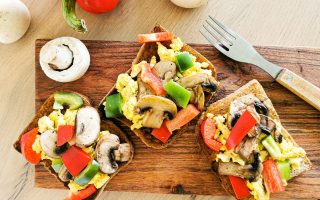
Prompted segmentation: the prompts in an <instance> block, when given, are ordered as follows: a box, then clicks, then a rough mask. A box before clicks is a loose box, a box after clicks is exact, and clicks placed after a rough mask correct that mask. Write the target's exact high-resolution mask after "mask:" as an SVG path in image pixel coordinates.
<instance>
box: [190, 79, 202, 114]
mask: <svg viewBox="0 0 320 200" xmlns="http://www.w3.org/2000/svg"><path fill="white" fill-rule="evenodd" d="M192 90H193V93H192V94H193V98H192V99H190V102H191V103H193V104H195V105H197V107H198V109H199V110H203V109H204V102H205V96H204V92H203V89H202V87H201V85H197V86H196V87H194V88H193V89H192Z"/></svg>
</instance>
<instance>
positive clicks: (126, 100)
mask: <svg viewBox="0 0 320 200" xmlns="http://www.w3.org/2000/svg"><path fill="white" fill-rule="evenodd" d="M116 89H117V90H118V92H119V93H120V94H121V96H122V98H123V105H122V112H123V115H124V116H125V117H126V118H127V119H129V120H130V121H131V122H132V123H133V124H132V126H131V129H132V130H133V129H139V128H141V127H142V119H143V115H139V114H138V113H137V110H136V107H135V105H136V104H137V101H138V100H137V94H138V83H137V82H136V81H135V80H133V79H132V78H131V77H130V76H129V75H128V74H120V75H119V76H118V80H117V83H116Z"/></svg>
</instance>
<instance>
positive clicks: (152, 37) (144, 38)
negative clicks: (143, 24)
mask: <svg viewBox="0 0 320 200" xmlns="http://www.w3.org/2000/svg"><path fill="white" fill-rule="evenodd" d="M173 38H174V35H173V33H171V32H161V33H149V34H139V35H138V41H139V43H142V44H143V43H146V42H162V41H169V40H173Z"/></svg>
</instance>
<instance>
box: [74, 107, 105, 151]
mask: <svg viewBox="0 0 320 200" xmlns="http://www.w3.org/2000/svg"><path fill="white" fill-rule="evenodd" d="M99 132H100V116H99V113H98V112H97V110H96V109H95V108H93V107H90V106H86V107H83V108H80V109H79V110H78V112H77V116H76V144H77V146H79V147H82V148H83V147H87V146H89V145H91V144H93V143H94V142H95V141H96V139H97V138H98V135H99Z"/></svg>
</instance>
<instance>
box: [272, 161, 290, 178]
mask: <svg viewBox="0 0 320 200" xmlns="http://www.w3.org/2000/svg"><path fill="white" fill-rule="evenodd" d="M276 165H277V168H278V170H279V172H280V177H281V178H282V179H285V180H289V179H290V178H291V175H290V163H289V160H284V161H276Z"/></svg>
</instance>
